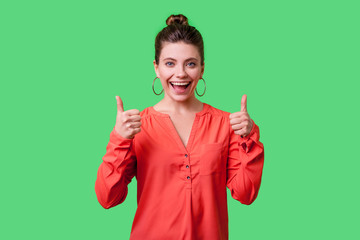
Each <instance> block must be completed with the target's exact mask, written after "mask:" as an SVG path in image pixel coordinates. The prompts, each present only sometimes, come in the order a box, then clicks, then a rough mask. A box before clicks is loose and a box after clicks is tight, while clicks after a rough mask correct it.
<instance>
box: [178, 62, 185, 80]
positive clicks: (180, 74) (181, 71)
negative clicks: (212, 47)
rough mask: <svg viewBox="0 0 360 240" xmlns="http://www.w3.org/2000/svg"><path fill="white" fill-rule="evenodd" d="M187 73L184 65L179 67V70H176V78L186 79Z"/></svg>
mask: <svg viewBox="0 0 360 240" xmlns="http://www.w3.org/2000/svg"><path fill="white" fill-rule="evenodd" d="M186 75H187V73H186V71H185V67H184V66H183V65H180V64H179V65H178V67H177V69H176V77H178V78H184V77H186Z"/></svg>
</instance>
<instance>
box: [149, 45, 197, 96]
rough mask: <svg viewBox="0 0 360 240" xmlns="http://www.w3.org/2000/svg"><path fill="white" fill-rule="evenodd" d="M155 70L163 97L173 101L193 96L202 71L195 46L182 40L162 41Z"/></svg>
mask: <svg viewBox="0 0 360 240" xmlns="http://www.w3.org/2000/svg"><path fill="white" fill-rule="evenodd" d="M154 67H155V72H156V75H157V77H158V78H160V80H161V84H162V86H163V88H164V92H165V97H164V98H171V99H172V100H174V101H186V100H189V99H191V98H195V95H194V91H195V88H196V85H197V83H198V81H199V79H201V78H202V75H203V73H204V66H201V60H200V55H199V51H198V49H197V48H196V46H194V45H192V44H186V43H184V42H176V43H170V42H165V43H163V48H162V50H161V53H160V57H159V65H157V64H156V62H155V60H154Z"/></svg>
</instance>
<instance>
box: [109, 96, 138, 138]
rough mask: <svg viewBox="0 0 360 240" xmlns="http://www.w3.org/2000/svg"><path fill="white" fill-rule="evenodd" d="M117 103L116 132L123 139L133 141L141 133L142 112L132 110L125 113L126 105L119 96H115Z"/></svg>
mask: <svg viewBox="0 0 360 240" xmlns="http://www.w3.org/2000/svg"><path fill="white" fill-rule="evenodd" d="M115 98H116V102H117V115H116V124H115V131H116V132H117V133H119V134H120V135H121V136H122V137H124V138H128V139H132V138H134V136H135V135H136V134H137V133H139V132H140V131H141V129H140V126H141V117H140V111H139V110H137V109H131V110H127V111H124V105H123V102H122V100H121V98H120V97H119V96H115Z"/></svg>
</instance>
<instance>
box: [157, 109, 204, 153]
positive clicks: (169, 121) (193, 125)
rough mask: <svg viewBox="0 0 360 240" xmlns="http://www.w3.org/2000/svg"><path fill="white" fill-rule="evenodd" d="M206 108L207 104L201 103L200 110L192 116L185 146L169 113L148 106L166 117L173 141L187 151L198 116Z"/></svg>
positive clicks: (189, 148)
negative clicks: (201, 107)
mask: <svg viewBox="0 0 360 240" xmlns="http://www.w3.org/2000/svg"><path fill="white" fill-rule="evenodd" d="M207 108H208V104H206V103H203V109H202V110H201V111H200V112H197V113H195V118H194V121H193V123H192V126H191V130H190V135H189V137H188V140H187V144H186V146H185V145H184V143H183V142H182V140H181V137H180V135H179V133H178V132H177V130H176V128H175V125H174V123H173V121H172V120H171V118H170V115H169V114H166V113H162V112H158V111H156V110H155V109H154V107H153V106H151V107H150V109H151V110H152V111H153V112H154V113H156V114H157V115H159V116H162V117H165V118H166V119H167V123H168V126H169V128H170V130H171V131H172V135H173V136H175V141H176V142H177V144H178V146H179V147H180V148H182V149H183V150H184V151H185V152H187V153H189V152H190V151H191V148H192V143H193V140H194V136H195V132H196V129H197V125H198V122H199V117H200V116H201V115H203V114H204V113H205V112H206V110H207Z"/></svg>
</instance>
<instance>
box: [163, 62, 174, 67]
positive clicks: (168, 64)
mask: <svg viewBox="0 0 360 240" xmlns="http://www.w3.org/2000/svg"><path fill="white" fill-rule="evenodd" d="M168 63H170V64H173V63H172V62H166V63H165V65H166V66H172V65H169V64H168Z"/></svg>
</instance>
